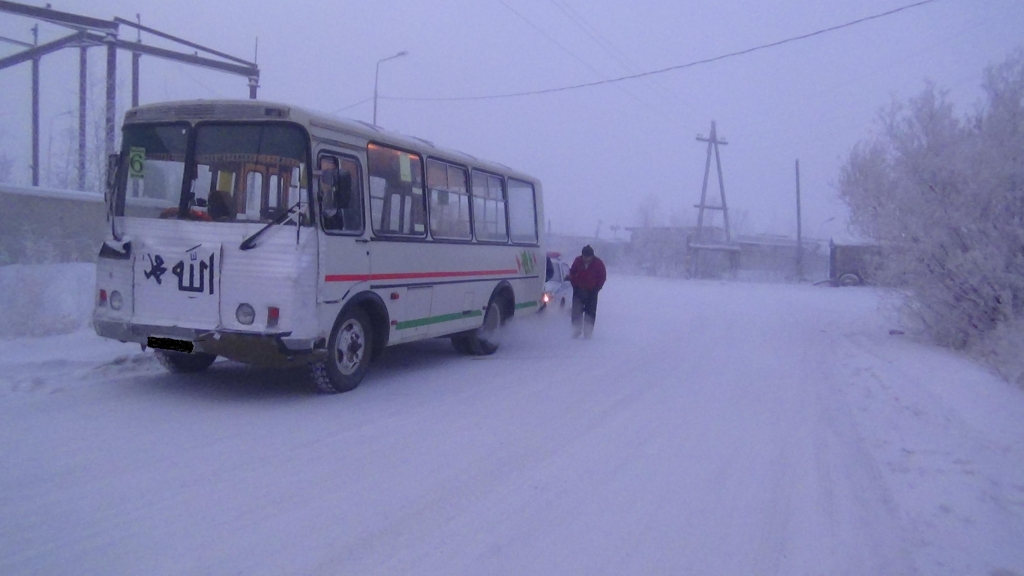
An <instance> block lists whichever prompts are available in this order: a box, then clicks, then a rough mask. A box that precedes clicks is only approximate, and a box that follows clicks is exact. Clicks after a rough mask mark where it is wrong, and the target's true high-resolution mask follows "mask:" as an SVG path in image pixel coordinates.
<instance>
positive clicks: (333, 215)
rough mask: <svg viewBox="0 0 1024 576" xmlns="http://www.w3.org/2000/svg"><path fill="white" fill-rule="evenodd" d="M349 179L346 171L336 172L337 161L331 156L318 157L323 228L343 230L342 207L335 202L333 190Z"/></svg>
mask: <svg viewBox="0 0 1024 576" xmlns="http://www.w3.org/2000/svg"><path fill="white" fill-rule="evenodd" d="M346 177H347V178H351V176H349V174H348V171H345V170H342V171H340V172H339V170H338V159H337V158H335V157H333V156H321V157H320V207H321V210H322V211H323V218H324V228H325V229H328V230H343V229H344V228H345V218H344V213H343V212H344V207H341V206H338V205H337V204H336V202H335V198H334V194H333V193H332V192H333V188H334V187H335V186H337V185H338V183H339V180H341V179H343V178H346Z"/></svg>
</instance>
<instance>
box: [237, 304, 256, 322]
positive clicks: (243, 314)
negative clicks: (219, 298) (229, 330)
mask: <svg viewBox="0 0 1024 576" xmlns="http://www.w3.org/2000/svg"><path fill="white" fill-rule="evenodd" d="M235 318H237V319H238V321H239V322H241V323H242V324H245V325H246V326H248V325H249V324H252V323H253V321H254V320H256V309H255V308H253V307H252V306H250V305H248V304H239V305H238V309H236V310H235Z"/></svg>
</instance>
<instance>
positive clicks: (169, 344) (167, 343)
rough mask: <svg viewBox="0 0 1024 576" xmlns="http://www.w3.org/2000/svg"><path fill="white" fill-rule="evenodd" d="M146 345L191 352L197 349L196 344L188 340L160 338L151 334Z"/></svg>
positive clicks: (173, 350)
mask: <svg viewBox="0 0 1024 576" xmlns="http://www.w3.org/2000/svg"><path fill="white" fill-rule="evenodd" d="M146 345H147V346H149V347H150V348H158V349H160V350H170V351H172V352H185V353H186V354H191V353H192V351H193V350H195V348H196V347H195V345H194V344H192V343H191V342H189V341H188V340H178V339H176V338H159V337H157V336H150V337H149V338H147V339H146Z"/></svg>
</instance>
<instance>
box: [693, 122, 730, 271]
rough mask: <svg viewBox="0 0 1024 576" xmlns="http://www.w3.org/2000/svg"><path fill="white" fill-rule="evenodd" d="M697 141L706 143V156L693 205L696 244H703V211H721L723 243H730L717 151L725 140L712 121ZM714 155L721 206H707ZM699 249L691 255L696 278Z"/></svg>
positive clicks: (720, 167)
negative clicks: (706, 131) (696, 199)
mask: <svg viewBox="0 0 1024 576" xmlns="http://www.w3.org/2000/svg"><path fill="white" fill-rule="evenodd" d="M697 140H698V141H700V142H707V143H708V156H707V160H706V161H705V162H704V185H703V186H702V187H701V190H700V204H696V205H694V208H698V209H699V212H697V242H698V244H703V243H705V241H706V239H705V238H704V211H705V210H721V211H722V216H723V219H724V221H725V241H726V242H730V241H731V240H732V234H731V232H730V231H729V206H728V204H727V203H726V201H725V178H724V177H723V175H722V156H721V153H720V152H719V150H718V146H719V145H723V146H724V145H726V144H728V142H726V141H725V139H720V138H719V137H718V130H717V127H716V126H715V122H714V120H712V121H711V135H710V136H709V137H708V138H705V137H703V136H701V135H699V134H698V135H697ZM712 153H713V154H714V155H715V167H716V169H717V170H718V191H719V195H720V198H721V200H720V201H721V204H719V205H718V206H709V205H708V204H707V194H708V178H709V177H710V176H711V155H712ZM701 249H702V248H701V247H699V246H698V247H696V248H695V249H694V253H693V273H692V274H693V276H697V272H698V271H699V270H700V251H701Z"/></svg>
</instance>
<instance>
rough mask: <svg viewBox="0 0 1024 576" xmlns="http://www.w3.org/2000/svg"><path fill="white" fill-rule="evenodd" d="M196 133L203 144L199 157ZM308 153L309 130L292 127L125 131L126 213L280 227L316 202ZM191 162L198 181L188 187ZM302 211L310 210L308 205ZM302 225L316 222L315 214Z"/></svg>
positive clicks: (121, 187) (133, 128)
mask: <svg viewBox="0 0 1024 576" xmlns="http://www.w3.org/2000/svg"><path fill="white" fill-rule="evenodd" d="M192 131H194V132H195V133H194V135H193V134H191V132H192ZM190 136H193V137H194V139H195V145H194V152H193V158H191V159H189V158H187V150H188V141H189V137H190ZM308 149H309V146H308V138H307V137H306V134H305V132H304V131H303V130H302V129H301V128H299V127H298V126H293V125H289V124H279V123H250V124H241V123H231V124H227V123H224V124H214V123H204V124H199V125H198V126H195V127H191V126H190V125H189V124H185V123H181V124H178V123H174V124H136V125H129V126H125V129H124V144H123V147H122V159H123V161H124V172H123V173H122V177H121V178H119V186H118V188H119V189H118V194H119V195H120V196H121V197H122V198H125V202H124V203H120V202H119V203H118V204H120V205H121V206H123V210H118V212H119V215H127V216H141V217H150V218H178V217H182V218H187V219H192V220H199V221H210V222H264V223H268V222H272V221H273V220H274V219H275V218H277V217H278V216H280V215H282V214H283V213H284V212H285V211H287V210H288V209H289V208H292V207H293V206H295V205H296V204H299V203H305V202H307V200H308V194H307V188H308V176H307V171H306V169H307V166H306V162H307V158H308V157H309V156H308ZM188 160H191V161H192V162H188ZM189 165H191V166H192V169H191V170H189V171H190V172H191V174H190V176H191V177H190V178H188V180H187V182H186V186H184V187H183V186H182V180H183V179H184V178H185V171H186V166H189ZM182 190H184V191H185V194H186V198H182V197H181V195H182ZM186 207H187V210H186V211H184V212H183V211H182V209H183V208H186ZM300 212H308V206H303V207H302V210H301V211H300ZM300 220H303V221H304V222H306V223H308V222H310V219H309V218H308V213H307V217H306V218H304V219H303V218H300Z"/></svg>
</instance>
